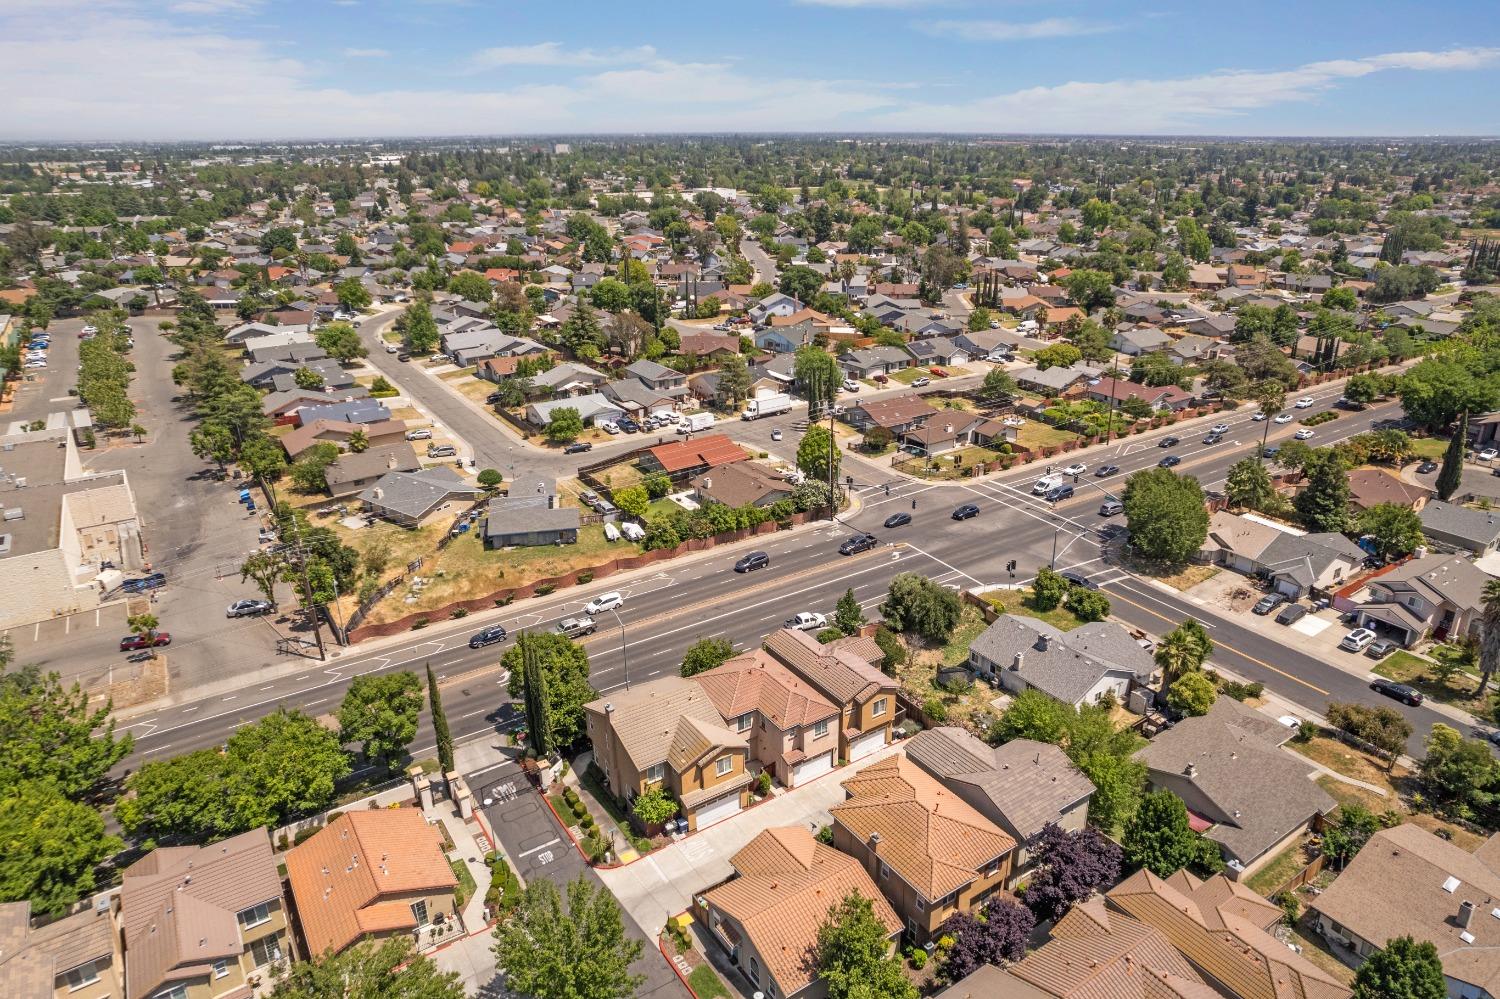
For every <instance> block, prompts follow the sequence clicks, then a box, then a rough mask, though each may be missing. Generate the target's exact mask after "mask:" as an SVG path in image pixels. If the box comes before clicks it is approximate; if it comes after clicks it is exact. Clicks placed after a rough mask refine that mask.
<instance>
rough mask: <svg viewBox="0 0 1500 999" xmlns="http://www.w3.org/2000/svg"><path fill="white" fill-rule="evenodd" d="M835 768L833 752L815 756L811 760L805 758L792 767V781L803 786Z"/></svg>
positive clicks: (798, 785)
mask: <svg viewBox="0 0 1500 999" xmlns="http://www.w3.org/2000/svg"><path fill="white" fill-rule="evenodd" d="M832 770H833V753H832V751H829V752H827V753H824V754H823V755H822V756H814V757H813V758H812V759H810V760H803V761H802V762H801V763H799V764H797V765H796V766H795V767H792V783H793V784H794V785H796V786H797V787H801V786H802V785H803V784H806V783H807V782H808V781H810V780H812V779H813V778H814V777H821V776H823V775H824V774H826V773H829V772H831V771H832Z"/></svg>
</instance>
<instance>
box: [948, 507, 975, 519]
mask: <svg viewBox="0 0 1500 999" xmlns="http://www.w3.org/2000/svg"><path fill="white" fill-rule="evenodd" d="M977 516H979V507H977V506H975V505H974V504H973V503H965V504H964V505H963V506H960V507H958V508H957V509H955V510H954V511H953V519H954V520H968V519H969V518H970V517H977Z"/></svg>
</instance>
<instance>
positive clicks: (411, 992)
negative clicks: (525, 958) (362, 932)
mask: <svg viewBox="0 0 1500 999" xmlns="http://www.w3.org/2000/svg"><path fill="white" fill-rule="evenodd" d="M464 994H465V993H464V986H463V982H462V981H460V980H459V976H458V973H457V972H453V971H443V970H441V969H439V968H438V966H437V965H436V964H435V963H433V960H432V959H431V958H430V957H428V956H427V955H426V954H419V953H417V952H416V948H415V947H414V946H413V945H412V942H411V940H409V939H408V938H406V937H391V938H389V939H387V940H383V941H379V942H376V941H373V940H369V941H365V942H363V943H358V944H355V945H354V946H353V947H350V948H348V949H347V950H345V951H342V952H341V953H338V954H324V955H322V956H321V957H315V958H314V959H313V960H311V961H298V962H296V963H294V964H291V965H289V966H287V968H286V970H285V972H284V973H283V975H282V977H281V978H279V979H277V981H276V986H275V988H274V989H272V990H271V993H270V999H464Z"/></svg>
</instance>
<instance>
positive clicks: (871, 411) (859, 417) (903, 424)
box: [844, 392, 938, 434]
mask: <svg viewBox="0 0 1500 999" xmlns="http://www.w3.org/2000/svg"><path fill="white" fill-rule="evenodd" d="M937 413H938V411H937V410H936V409H934V408H933V407H932V405H931V404H930V403H928V402H927V401H926V400H925V399H923V398H922V397H921V396H920V395H918V394H916V393H915V392H912V393H910V394H907V395H895V396H887V397H886V398H883V399H862V400H860V401H858V402H855V403H853V404H852V405H850V406H849V408H848V411H847V412H846V413H845V414H844V418H845V419H846V420H848V422H849V424H850V425H851V426H853V427H854V428H855V429H856V430H860V431H863V432H868V431H869V430H870V428H871V427H883V428H885V429H886V430H889V431H890V432H891V433H892V434H901V433H906V432H907V431H910V430H915V429H916V428H917V427H920V426H922V425H923V424H925V423H926V422H927V421H928V420H929V419H930V418H932V417H933V416H936V415H937Z"/></svg>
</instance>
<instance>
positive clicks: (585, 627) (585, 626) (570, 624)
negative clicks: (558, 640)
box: [556, 617, 594, 638]
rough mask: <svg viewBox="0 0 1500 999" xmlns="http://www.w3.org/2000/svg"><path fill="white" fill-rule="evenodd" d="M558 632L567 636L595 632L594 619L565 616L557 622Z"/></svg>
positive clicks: (571, 636)
mask: <svg viewBox="0 0 1500 999" xmlns="http://www.w3.org/2000/svg"><path fill="white" fill-rule="evenodd" d="M556 630H557V633H558V634H559V635H562V636H563V637H565V638H578V637H580V636H582V635H592V634H593V633H594V619H593V618H591V617H565V618H563V619H562V620H561V621H559V622H557V629H556Z"/></svg>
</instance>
